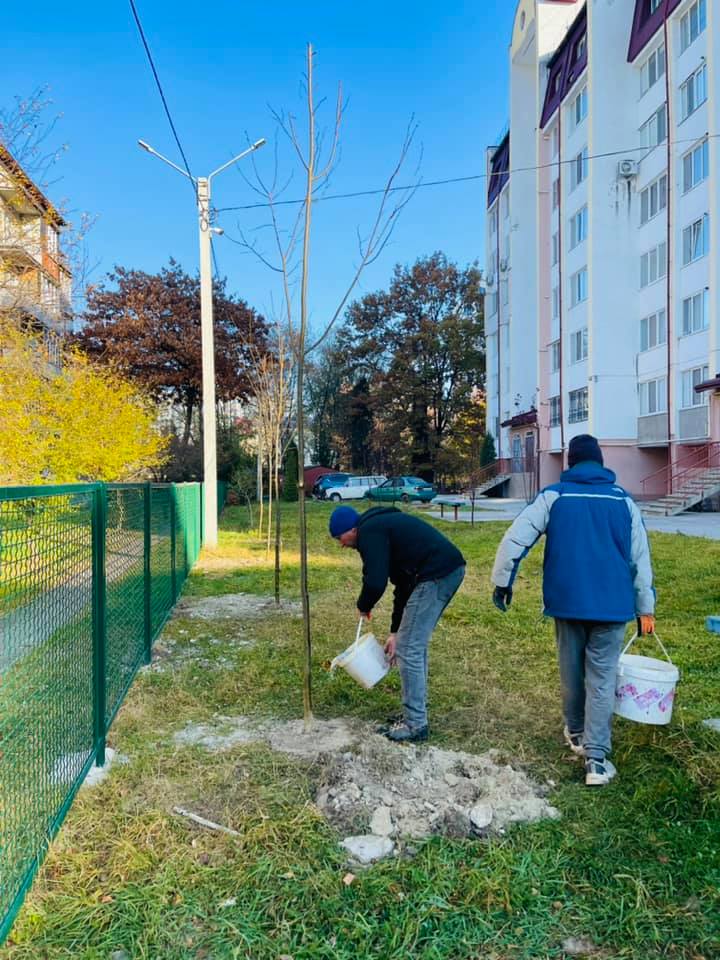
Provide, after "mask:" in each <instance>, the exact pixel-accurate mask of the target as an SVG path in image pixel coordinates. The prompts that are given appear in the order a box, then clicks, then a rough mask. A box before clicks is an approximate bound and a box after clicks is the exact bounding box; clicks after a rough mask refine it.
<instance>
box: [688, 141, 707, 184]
mask: <svg viewBox="0 0 720 960" xmlns="http://www.w3.org/2000/svg"><path fill="white" fill-rule="evenodd" d="M709 163H710V158H709V147H708V141H707V139H705V140H703V142H702V143H699V144H698V145H697V146H696V147H693V148H692V150H688V152H687V153H686V154H685V156H684V157H683V193H687V192H688V191H689V190H692V189H693V187H696V186H697V185H698V184H699V183H702V181H703V180H707V178H708V174H709Z"/></svg>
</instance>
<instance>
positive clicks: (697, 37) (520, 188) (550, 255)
mask: <svg viewBox="0 0 720 960" xmlns="http://www.w3.org/2000/svg"><path fill="white" fill-rule="evenodd" d="M719 45H720V0H621V2H618V0H592V2H588V3H587V4H586V3H585V2H584V0H521V2H520V3H519V4H518V8H517V12H516V16H515V23H514V29H513V35H512V41H511V45H510V132H509V135H508V137H506V139H505V141H504V142H503V143H502V144H500V145H499V146H497V147H495V148H492V149H491V150H489V151H488V160H487V162H488V173H489V175H490V176H489V181H488V217H487V269H486V273H487V289H488V296H487V299H486V333H487V351H488V354H487V369H488V375H487V391H488V428H489V429H490V430H491V431H492V432H493V433H494V434H495V436H496V437H497V448H498V456H499V457H500V458H503V459H507V460H510V461H512V463H513V468H514V470H515V471H517V472H519V473H526V474H527V473H532V474H533V475H534V476H535V477H536V479H537V482H539V483H540V484H541V485H544V484H546V483H550V482H554V481H555V480H557V479H558V477H559V475H560V472H561V470H562V468H563V466H564V465H566V451H567V446H568V443H569V441H570V439H571V438H572V437H573V436H575V435H576V434H579V433H593V434H595V435H596V436H597V437H598V438H599V440H600V444H601V446H602V449H603V454H604V457H605V462H606V464H607V465H608V466H609V467H611V468H612V469H615V470H616V471H617V472H618V475H619V479H620V481H621V482H622V483H623V484H624V485H625V486H626V487H628V489H630V490H631V491H633V492H634V493H636V494H639V495H645V496H650V495H653V494H662V493H665V492H666V490H667V489H668V488H669V487H671V486H672V484H673V482H674V478H675V475H676V474H677V473H678V472H681V470H682V465H683V464H685V463H700V462H701V461H702V460H703V458H706V459H707V461H708V463H709V462H710V458H711V455H712V454H713V453H714V452H717V456H719V457H720V375H719V371H720V356H719V354H720V343H718V332H719V326H718V319H719V318H718V302H717V283H716V281H715V280H714V279H713V281H712V282H711V278H717V277H718V276H719V275H720V273H719V271H718V265H719V264H718V257H719V256H720V244H719V243H718V237H717V229H718V215H717V214H718V209H717V207H718V189H719V187H720V167H719V166H718V144H719V142H720V141H719V140H718V133H719V132H720V131H719V130H718V126H719V120H720V80H719V78H718V75H717V73H716V69H717V66H720V55H719V54H720V51H718V49H717V48H718V46H719ZM714 444H717V445H718V446H717V447H715V446H713V445H714Z"/></svg>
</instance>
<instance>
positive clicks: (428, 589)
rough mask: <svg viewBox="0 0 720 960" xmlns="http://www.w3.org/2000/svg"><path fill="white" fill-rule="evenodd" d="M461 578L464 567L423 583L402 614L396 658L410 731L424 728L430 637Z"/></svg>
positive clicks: (415, 591) (461, 580)
mask: <svg viewBox="0 0 720 960" xmlns="http://www.w3.org/2000/svg"><path fill="white" fill-rule="evenodd" d="M464 577H465V567H464V566H461V567H458V568H457V570H453V571H452V573H449V574H448V575H447V576H446V577H442V578H441V579H440V580H423V582H422V583H419V584H418V585H417V586H416V587H415V589H414V590H413V592H412V593H411V594H410V598H409V600H408V602H407V605H406V607H405V610H404V611H403V616H402V620H401V621H400V627H399V629H398V632H397V645H396V655H397V662H398V667H399V669H400V681H401V683H402V699H403V710H404V713H405V722H406V723H407V725H408V726H409V727H410V728H411V729H412V730H416V729H418V728H420V727H424V726H426V725H427V675H428V647H429V645H430V637H431V636H432V632H433V630H434V629H435V626H436V624H437V622H438V620H439V619H440V617H441V616H442V613H443V610H444V609H445V607H446V606H447V605H448V604H449V603H450V601H451V600H452V598H453V597H454V596H455V593H456V592H457V590H458V588H459V586H460V584H461V583H462V582H463V578H464Z"/></svg>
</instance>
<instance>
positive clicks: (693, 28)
mask: <svg viewBox="0 0 720 960" xmlns="http://www.w3.org/2000/svg"><path fill="white" fill-rule="evenodd" d="M650 2H651V3H653V2H656V0H650ZM706 26H707V3H706V0H696V2H695V3H694V4H693V5H692V6H691V7H690V9H689V10H688V12H687V13H686V14H685V16H684V17H683V18H682V20H681V21H680V53H685V51H686V50H687V48H688V47H689V46H690V44H691V43H693V42H694V41H695V40H697V38H698V37H699V36H700V34H701V33H702V32H703V30H704V29H705V27H706Z"/></svg>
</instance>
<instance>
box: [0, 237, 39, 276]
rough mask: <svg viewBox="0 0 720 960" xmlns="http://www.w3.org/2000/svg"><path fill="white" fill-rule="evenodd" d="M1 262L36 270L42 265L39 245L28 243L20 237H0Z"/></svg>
mask: <svg viewBox="0 0 720 960" xmlns="http://www.w3.org/2000/svg"><path fill="white" fill-rule="evenodd" d="M0 260H5V261H9V262H11V263H14V264H17V265H18V266H19V267H24V268H25V269H30V270H36V269H37V268H38V267H39V266H40V264H41V253H40V248H39V245H37V244H34V243H27V242H25V241H24V240H23V239H22V238H20V237H13V236H0Z"/></svg>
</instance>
